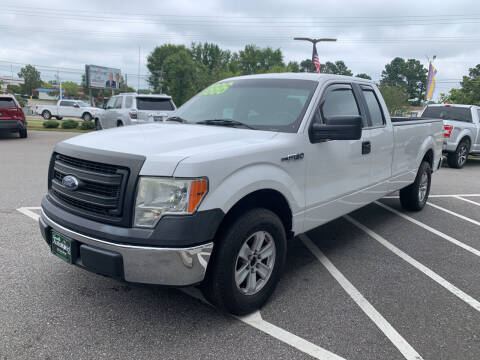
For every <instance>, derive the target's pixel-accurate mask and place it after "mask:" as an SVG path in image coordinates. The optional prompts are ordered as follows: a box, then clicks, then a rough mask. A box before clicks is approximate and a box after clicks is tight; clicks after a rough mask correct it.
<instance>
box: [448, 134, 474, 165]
mask: <svg viewBox="0 0 480 360" xmlns="http://www.w3.org/2000/svg"><path fill="white" fill-rule="evenodd" d="M469 152H470V143H469V142H468V140H462V141H461V142H460V144H458V146H457V149H456V150H455V151H454V152H453V153H449V154H448V156H447V162H448V166H450V167H451V168H455V169H461V168H462V167H463V166H464V165H465V163H466V162H467V157H468V153H469Z"/></svg>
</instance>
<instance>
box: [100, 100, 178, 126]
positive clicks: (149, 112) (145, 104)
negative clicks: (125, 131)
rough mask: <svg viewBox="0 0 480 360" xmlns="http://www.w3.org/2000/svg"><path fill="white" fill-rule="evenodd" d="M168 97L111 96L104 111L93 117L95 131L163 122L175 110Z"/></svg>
mask: <svg viewBox="0 0 480 360" xmlns="http://www.w3.org/2000/svg"><path fill="white" fill-rule="evenodd" d="M176 109H177V108H176V106H175V103H174V102H173V100H172V97H171V96H169V95H165V94H161V95H143V94H141V95H139V94H137V93H123V94H120V95H117V96H112V97H111V98H110V100H109V101H108V103H107V105H106V106H105V111H104V112H102V113H100V114H98V116H96V117H95V127H96V129H97V130H101V129H108V128H113V127H120V126H126V125H140V124H146V123H152V122H158V121H163V120H165V119H166V118H167V117H169V116H170V115H171V114H172V113H173V112H174V111H175V110H176Z"/></svg>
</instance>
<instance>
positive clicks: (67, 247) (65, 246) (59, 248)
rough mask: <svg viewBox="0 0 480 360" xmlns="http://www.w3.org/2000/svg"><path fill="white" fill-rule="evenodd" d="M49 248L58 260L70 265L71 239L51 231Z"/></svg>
mask: <svg viewBox="0 0 480 360" xmlns="http://www.w3.org/2000/svg"><path fill="white" fill-rule="evenodd" d="M50 236H51V240H52V241H51V248H50V250H51V251H52V253H53V254H54V255H57V256H58V257H59V258H60V259H62V260H65V261H66V262H68V263H69V264H71V263H72V258H73V257H72V239H70V238H69V237H67V236H65V235H62V234H60V233H57V232H56V231H54V230H52V231H51V234H50Z"/></svg>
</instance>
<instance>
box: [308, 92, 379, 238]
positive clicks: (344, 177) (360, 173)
mask: <svg viewBox="0 0 480 360" xmlns="http://www.w3.org/2000/svg"><path fill="white" fill-rule="evenodd" d="M360 97H361V93H359V90H358V89H357V88H355V91H354V88H352V85H351V84H332V85H329V86H328V87H327V88H326V90H325V91H324V93H323V95H322V99H321V101H320V105H319V106H318V108H317V109H316V111H315V114H314V117H313V119H312V121H313V122H320V123H326V119H327V118H329V117H331V116H341V115H361V116H362V119H363V124H364V127H367V126H368V122H367V117H366V112H365V108H364V105H363V103H361V102H360V101H359V100H360ZM310 125H311V124H310ZM368 136H369V135H368V133H365V132H363V133H362V138H361V139H360V140H327V141H323V142H320V143H316V144H312V143H310V142H308V144H307V146H306V148H305V160H306V161H307V170H306V172H307V173H306V175H307V176H306V182H305V200H306V212H305V227H304V230H305V231H308V230H309V229H312V228H314V227H316V226H319V225H321V224H323V223H325V222H327V221H330V220H333V219H335V218H337V217H338V216H341V215H343V214H345V213H348V212H350V211H353V210H354V209H356V208H359V207H361V206H363V205H365V204H367V203H368V202H367V200H366V199H365V193H364V190H365V189H366V188H367V187H368V186H369V184H370V181H371V180H370V162H371V157H370V154H369V153H368V152H367V151H366V150H365V144H366V142H368ZM362 148H363V149H362Z"/></svg>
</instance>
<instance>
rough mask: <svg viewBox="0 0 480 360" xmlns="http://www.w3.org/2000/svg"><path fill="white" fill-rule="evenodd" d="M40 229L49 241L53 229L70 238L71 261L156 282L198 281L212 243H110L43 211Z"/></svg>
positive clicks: (125, 277)
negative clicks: (171, 246) (64, 223)
mask: <svg viewBox="0 0 480 360" xmlns="http://www.w3.org/2000/svg"><path fill="white" fill-rule="evenodd" d="M39 225H40V230H41V232H42V236H43V238H44V239H45V241H46V242H47V243H48V244H50V242H51V240H50V239H51V236H50V234H51V231H52V229H53V230H55V231H56V232H58V233H60V234H63V235H65V236H67V237H69V238H70V239H72V240H73V244H72V250H75V251H72V253H73V254H75V255H74V258H73V260H72V261H73V264H75V265H77V266H80V267H82V268H85V269H87V270H90V271H92V272H95V273H99V274H102V275H107V276H110V277H113V278H117V279H119V280H123V281H127V282H132V283H143V284H156V285H169V286H187V285H193V284H197V283H199V282H201V281H202V280H203V278H204V277H205V272H206V269H207V265H208V262H209V259H210V255H211V253H212V249H213V243H212V242H209V243H206V244H202V245H198V246H194V247H184V248H167V247H153V246H141V245H128V244H120V243H113V242H110V241H105V240H102V239H98V238H94V237H91V236H88V235H84V234H81V233H79V232H76V231H73V230H71V229H68V228H66V227H64V226H62V225H60V224H58V223H56V222H55V221H53V220H52V219H50V218H49V217H48V216H47V215H46V214H45V213H44V212H43V211H42V215H41V216H40V219H39Z"/></svg>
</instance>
